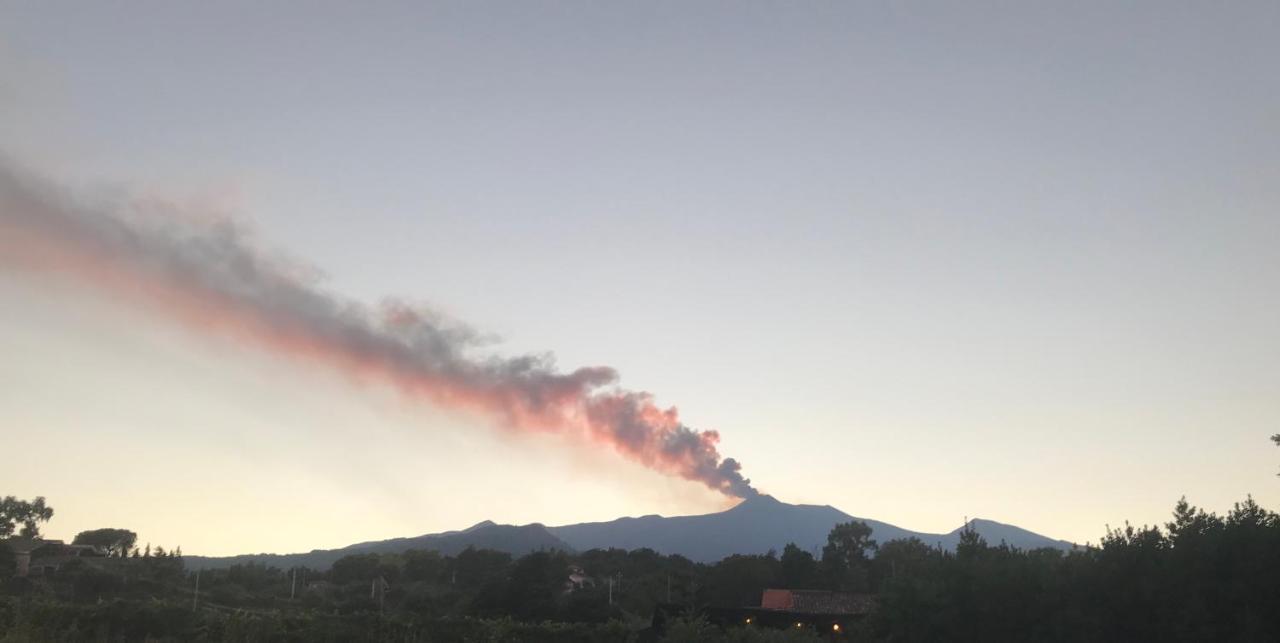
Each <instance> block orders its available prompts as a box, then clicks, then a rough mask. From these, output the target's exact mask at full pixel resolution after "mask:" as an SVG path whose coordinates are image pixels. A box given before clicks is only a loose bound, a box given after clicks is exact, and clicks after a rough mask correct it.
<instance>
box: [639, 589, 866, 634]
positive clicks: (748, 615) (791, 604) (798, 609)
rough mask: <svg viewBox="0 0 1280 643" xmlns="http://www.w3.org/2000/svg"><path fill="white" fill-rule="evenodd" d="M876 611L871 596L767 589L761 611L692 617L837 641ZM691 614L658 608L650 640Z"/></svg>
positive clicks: (717, 610)
mask: <svg viewBox="0 0 1280 643" xmlns="http://www.w3.org/2000/svg"><path fill="white" fill-rule="evenodd" d="M875 609H876V600H875V597H874V596H872V595H870V594H851V593H846V592H829V591H822V590H807V589H766V590H764V593H763V594H762V595H761V597H760V607H705V608H700V609H695V610H693V611H692V613H693V614H697V615H700V616H702V617H704V618H706V619H707V621H708V622H709V623H712V624H713V625H718V626H720V627H768V628H773V629H791V628H799V629H808V630H812V631H816V632H820V633H822V634H824V635H828V634H829V635H831V636H832V637H835V638H840V637H842V636H843V635H844V633H845V632H847V631H848V630H849V628H850V626H851V625H853V624H854V623H856V622H857V621H860V620H862V619H863V618H866V616H867V615H868V614H870V613H871V612H873V611H875ZM690 613H691V612H690V608H689V607H688V606H687V605H671V604H660V605H658V607H657V609H656V610H655V611H654V613H653V623H652V625H651V627H650V628H649V630H650V631H651V636H655V637H656V636H659V635H661V634H662V633H663V632H665V631H666V625H667V621H669V620H671V619H673V618H678V617H681V616H684V615H688V614H690Z"/></svg>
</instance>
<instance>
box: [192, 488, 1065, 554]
mask: <svg viewBox="0 0 1280 643" xmlns="http://www.w3.org/2000/svg"><path fill="white" fill-rule="evenodd" d="M851 520H861V521H863V522H865V523H867V525H868V526H870V527H871V530H872V531H871V537H872V538H873V539H874V540H875V541H876V542H880V543H883V542H887V541H890V540H894V539H898V538H912V537H915V538H919V539H920V540H922V541H924V542H925V543H926V544H928V545H930V546H935V547H942V548H944V549H955V546H956V544H957V543H958V542H959V541H960V531H961V528H957V529H956V530H954V531H952V532H950V533H946V534H929V533H922V532H915V531H909V530H907V529H903V528H901V527H898V526H895V525H891V524H889V523H885V522H880V521H878V520H871V519H868V518H858V517H855V516H850V515H849V514H847V513H844V512H843V511H840V510H839V509H836V508H834V507H831V506H829V505H821V506H820V505H792V504H787V503H785V502H780V501H778V500H777V499H775V498H774V497H772V496H766V495H761V496H756V497H754V498H750V499H748V500H744V501H743V502H741V503H739V504H738V505H737V506H735V507H733V508H732V509H729V510H727V511H721V512H719V513H713V514H704V515H700V516H672V517H669V518H664V517H662V516H656V515H650V516H641V517H639V518H618V519H617V520H611V521H608V522H588V523H579V524H574V525H563V526H560V527H545V526H543V525H541V524H538V523H534V524H531V525H523V526H514V525H497V524H494V523H492V522H489V521H485V522H482V523H479V524H477V525H475V526H473V527H471V528H469V529H464V530H461V531H447V532H444V533H439V534H427V535H424V536H416V537H413V538H393V539H390V540H379V541H371V542H364V543H357V544H354V545H350V546H347V547H343V548H341V549H328V550H314V551H311V552H307V553H300V554H247V555H242V556H229V557H223V558H207V557H203V556H187V557H185V561H186V563H187V567H188V568H190V569H201V568H211V567H230V566H231V565H236V564H243V563H249V562H253V563H259V564H265V565H271V566H273V567H278V568H282V569H287V568H289V567H294V566H304V567H310V568H312V569H327V568H328V567H329V566H330V565H332V564H333V562H334V561H336V560H338V559H339V558H342V557H343V556H347V555H350V554H364V553H399V552H403V551H407V550H409V549H434V550H436V551H439V552H440V553H442V554H445V555H455V554H457V553H458V552H460V551H462V550H464V549H466V548H467V547H476V548H478V549H496V550H498V551H504V552H507V553H509V554H511V555H513V556H522V555H524V554H527V553H529V552H533V551H539V550H550V549H560V550H565V551H574V550H577V551H586V550H588V549H607V548H610V547H616V548H621V549H641V548H649V549H653V550H655V551H658V552H661V553H664V554H680V555H682V556H685V557H686V558H689V559H691V560H695V561H699V562H706V563H710V562H715V561H718V560H720V559H722V558H724V557H726V556H731V555H733V554H763V553H765V552H767V551H769V550H771V549H772V550H775V551H779V552H781V551H782V548H783V547H785V546H786V545H787V543H795V544H797V545H799V546H800V547H801V548H802V549H805V550H806V551H809V552H812V553H813V554H814V555H815V556H816V555H820V554H821V551H822V546H823V545H824V544H826V542H827V533H828V532H830V531H831V528H832V527H833V526H835V525H836V524H837V523H842V522H849V521H851ZM970 525H971V526H972V527H973V529H974V530H975V531H977V532H978V534H979V535H981V536H982V537H983V538H984V539H986V541H987V542H988V543H990V544H992V545H998V544H1000V543H1001V542H1006V543H1008V544H1010V545H1012V546H1014V547H1019V548H1022V549H1034V548H1038V547H1052V548H1055V549H1071V548H1072V547H1073V545H1072V544H1071V543H1068V542H1065V541H1061V540H1053V539H1051V538H1047V537H1045V536H1041V535H1040V534H1037V533H1034V532H1030V531H1027V530H1026V529H1022V528H1020V527H1015V526H1013V525H1006V524H1003V523H999V522H995V521H993V520H980V519H979V520H972V521H970Z"/></svg>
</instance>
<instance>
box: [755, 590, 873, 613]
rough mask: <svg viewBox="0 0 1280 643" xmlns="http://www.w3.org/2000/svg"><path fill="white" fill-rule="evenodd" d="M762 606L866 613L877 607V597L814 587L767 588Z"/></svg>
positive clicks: (792, 610)
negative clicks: (815, 588)
mask: <svg viewBox="0 0 1280 643" xmlns="http://www.w3.org/2000/svg"><path fill="white" fill-rule="evenodd" d="M760 606H761V607H763V608H765V609H776V610H787V611H791V612H801V613H811V614H866V613H868V612H870V611H872V610H874V609H875V597H873V596H872V595H870V594H850V593H846V592H828V591H823V590H813V589H766V590H765V591H764V595H763V596H762V597H761V600H760Z"/></svg>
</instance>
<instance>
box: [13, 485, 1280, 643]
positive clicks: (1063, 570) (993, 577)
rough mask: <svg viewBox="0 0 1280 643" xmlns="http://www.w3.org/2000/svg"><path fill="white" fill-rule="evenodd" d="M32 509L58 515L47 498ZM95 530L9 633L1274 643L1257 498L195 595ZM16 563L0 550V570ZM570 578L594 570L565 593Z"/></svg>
mask: <svg viewBox="0 0 1280 643" xmlns="http://www.w3.org/2000/svg"><path fill="white" fill-rule="evenodd" d="M6 500H10V499H6ZM6 506H10V507H19V508H21V507H22V505H21V504H20V503H19V501H14V502H12V503H9V504H8V505H6ZM36 513H37V514H39V515H46V514H47V515H50V516H51V515H52V510H50V509H48V508H47V507H44V505H43V502H41V503H40V510H39V511H38V512H36ZM26 515H27V518H30V512H28V514H26ZM10 518H12V516H10V515H8V514H0V521H5V520H9V522H8V524H7V527H6V525H3V524H0V532H3V531H4V530H5V529H6V528H7V529H8V533H14V532H15V531H19V530H21V531H25V532H26V533H27V534H28V535H33V534H38V523H39V522H41V520H40V519H39V517H38V516H37V517H36V518H34V519H29V520H27V521H26V522H24V521H23V519H22V518H19V519H17V520H10ZM45 519H46V520H47V518H45ZM86 533H88V534H90V535H89V536H84V535H83V534H82V536H84V538H86V539H89V540H94V539H96V540H95V541H94V542H95V544H99V546H102V547H104V548H108V549H111V551H112V552H113V554H114V555H113V557H110V558H96V559H89V560H84V561H74V562H71V563H68V564H67V565H65V566H64V567H63V568H61V569H60V570H59V571H58V572H57V573H55V574H54V575H52V576H50V577H47V578H33V579H17V578H13V579H9V580H7V581H6V582H5V584H4V585H3V592H2V595H0V641H6V642H8V641H142V640H151V641H187V640H193V641H350V640H378V641H625V640H637V639H639V638H641V637H648V636H651V635H653V633H651V632H645V631H644V629H645V628H646V627H647V625H648V620H649V616H650V615H651V614H652V611H653V608H654V606H655V605H656V604H657V603H659V602H669V603H677V604H684V605H688V606H689V608H690V617H689V618H688V619H684V620H680V621H678V622H676V623H674V624H672V625H670V626H669V627H668V628H667V630H666V632H665V633H664V637H665V638H664V639H662V640H668V641H742V642H744V643H745V642H746V641H781V640H788V641H801V640H822V639H820V638H819V637H818V635H817V634H816V633H813V632H805V631H785V632H772V631H761V630H760V629H759V628H745V627H744V628H737V629H734V630H731V631H728V632H726V631H721V630H719V629H717V628H715V627H712V626H710V625H708V624H707V623H706V622H705V621H702V620H700V619H699V618H697V616H696V610H697V608H698V607H699V606H706V605H724V606H747V605H758V601H759V599H760V593H761V591H762V590H763V589H765V588H769V587H791V588H818V589H821V588H828V589H838V590H845V591H864V592H872V593H874V594H875V595H876V596H877V597H878V600H879V609H878V610H877V611H876V612H875V613H874V614H873V615H872V616H870V617H869V618H867V619H865V620H864V621H863V622H862V623H860V624H859V625H858V626H857V627H852V628H849V629H848V630H847V631H845V632H843V633H842V634H841V635H840V638H841V639H842V640H861V641H1028V640H1036V641H1147V640H1151V641H1154V640H1160V641H1210V640H1212V641H1274V640H1280V609H1276V606H1277V605H1280V516H1277V515H1276V514H1275V513H1272V512H1270V511H1267V510H1265V509H1263V508H1262V507H1260V506H1258V505H1257V503H1255V502H1254V501H1253V500H1252V499H1248V500H1246V501H1244V502H1242V503H1238V504H1237V505H1235V507H1234V508H1233V509H1232V510H1231V511H1230V512H1228V513H1227V514H1226V515H1225V516H1218V515H1215V514H1213V513H1206V512H1204V511H1202V510H1200V509H1196V508H1195V507H1193V506H1191V505H1190V504H1188V503H1187V502H1186V501H1185V500H1183V501H1180V502H1179V503H1177V505H1176V507H1175V508H1174V513H1173V517H1172V520H1171V521H1170V522H1168V523H1167V524H1165V525H1164V526H1163V527H1133V526H1129V525H1126V526H1124V527H1123V528H1120V529H1115V530H1111V531H1110V532H1109V533H1107V534H1106V535H1105V536H1104V537H1103V539H1102V540H1101V542H1100V544H1099V545H1098V546H1096V547H1088V548H1082V549H1080V550H1077V551H1072V552H1062V551H1058V550H1050V549H1040V550H1032V551H1022V550H1018V549H1014V548H1011V547H1008V546H1005V545H1002V544H991V543H986V542H984V541H983V540H982V539H981V538H980V537H978V536H977V534H976V533H973V532H967V533H965V534H964V536H963V538H962V540H961V544H960V545H959V547H958V548H957V550H956V551H955V552H946V551H940V550H938V549H936V548H932V547H930V546H928V545H926V544H925V543H923V542H920V541H919V540H914V539H912V540H894V541H889V542H885V543H877V542H876V541H875V540H874V538H873V537H874V534H873V533H872V531H871V529H870V528H869V527H867V526H866V525H865V524H862V523H848V524H844V525H839V526H837V527H836V528H835V529H833V530H832V532H831V534H830V536H829V538H828V544H827V546H826V547H825V548H824V549H823V551H822V552H821V554H820V555H817V556H815V555H813V554H811V553H809V552H806V551H804V550H802V549H800V548H799V547H796V546H794V545H789V546H787V547H786V548H785V549H784V550H783V551H782V552H781V554H776V553H773V552H771V553H769V554H767V555H759V556H731V557H729V558H726V559H724V560H722V561H720V562H718V563H715V564H711V565H703V564H697V563H693V562H692V561H689V560H688V559H685V558H683V557H681V556H664V555H660V554H658V553H655V552H653V551H651V550H636V551H630V552H628V551H622V550H616V549H613V550H592V551H588V552H583V553H580V554H570V553H565V552H558V551H551V552H537V553H533V554H529V555H527V556H523V557H520V558H516V559H513V558H512V557H511V556H509V555H507V554H504V553H500V552H495V551H488V550H475V549H470V550H467V551H464V552H462V553H461V554H459V555H457V556H442V555H440V554H438V553H437V552H433V551H408V552H405V553H403V554H394V555H379V554H363V555H353V556H348V557H346V558H344V559H342V560H339V561H338V562H337V563H336V564H334V566H333V567H332V569H330V570H326V571H323V572H321V571H317V570H310V569H302V568H299V569H274V568H268V567H263V566H260V565H243V566H237V567H232V568H229V569H223V570H205V571H203V572H201V573H200V574H199V581H198V582H199V593H198V596H197V591H196V583H197V575H196V574H194V573H190V572H188V571H186V570H185V569H184V568H183V566H182V562H181V558H180V556H178V555H176V551H175V552H174V553H160V554H159V555H157V552H155V551H154V550H152V551H150V552H146V551H143V552H138V551H137V549H136V547H134V544H133V541H132V540H131V539H130V537H131V536H132V532H128V531H127V530H95V532H86ZM98 541H101V542H98ZM126 541H127V542H126ZM161 551H163V550H161ZM12 565H13V559H12V554H11V553H9V552H5V551H3V550H2V549H0V575H3V577H4V578H9V576H11V574H12ZM572 572H580V574H579V577H585V578H586V579H588V580H584V581H583V582H582V583H581V586H572V587H571V586H570V584H569V577H570V574H571V573H572ZM610 585H612V588H611V587H610ZM825 637H826V638H827V639H829V638H830V637H831V635H830V634H826V635H825Z"/></svg>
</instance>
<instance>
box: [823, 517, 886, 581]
mask: <svg viewBox="0 0 1280 643" xmlns="http://www.w3.org/2000/svg"><path fill="white" fill-rule="evenodd" d="M875 551H876V541H874V540H872V539H871V527H868V526H867V523H865V522H862V521H854V522H846V523H841V524H838V525H836V526H835V527H832V528H831V533H829V534H827V545H826V546H825V547H823V548H822V572H823V574H824V575H825V576H826V578H827V582H828V583H830V584H831V585H832V586H833V587H834V588H836V589H841V590H846V591H866V590H868V589H870V587H869V586H870V579H869V575H868V563H869V561H870V555H871V554H873V553H875Z"/></svg>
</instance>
